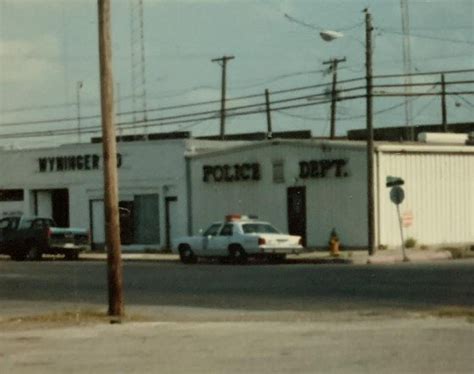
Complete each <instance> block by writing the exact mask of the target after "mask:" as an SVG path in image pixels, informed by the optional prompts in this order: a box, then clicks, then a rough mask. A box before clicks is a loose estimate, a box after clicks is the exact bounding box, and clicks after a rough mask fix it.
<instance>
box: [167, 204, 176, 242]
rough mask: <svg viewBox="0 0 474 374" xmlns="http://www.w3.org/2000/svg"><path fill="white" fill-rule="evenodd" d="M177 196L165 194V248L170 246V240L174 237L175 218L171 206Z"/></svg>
mask: <svg viewBox="0 0 474 374" xmlns="http://www.w3.org/2000/svg"><path fill="white" fill-rule="evenodd" d="M176 201H178V198H177V197H176V196H167V197H166V198H165V235H166V248H171V240H172V239H173V238H174V237H175V224H176V222H177V221H176V219H173V218H175V217H174V215H175V211H176V209H173V206H174V205H176V204H174V203H176Z"/></svg>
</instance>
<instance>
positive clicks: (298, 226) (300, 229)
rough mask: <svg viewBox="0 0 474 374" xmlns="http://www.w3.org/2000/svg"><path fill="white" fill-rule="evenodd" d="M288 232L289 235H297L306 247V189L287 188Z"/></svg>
mask: <svg viewBox="0 0 474 374" xmlns="http://www.w3.org/2000/svg"><path fill="white" fill-rule="evenodd" d="M287 202H288V231H289V234H290V235H299V236H301V237H302V239H303V245H304V246H305V245H306V187H289V188H288V191H287Z"/></svg>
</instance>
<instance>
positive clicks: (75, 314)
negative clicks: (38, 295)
mask: <svg viewBox="0 0 474 374" xmlns="http://www.w3.org/2000/svg"><path fill="white" fill-rule="evenodd" d="M150 321H152V319H151V318H148V317H146V316H143V315H139V314H131V315H124V316H123V317H122V318H117V317H111V316H108V315H107V313H106V312H102V311H97V310H77V311H61V312H52V313H46V314H37V315H27V316H21V317H12V318H6V319H4V320H0V329H1V330H3V331H5V330H15V329H29V328H55V327H65V326H83V325H91V324H102V323H104V324H108V323H122V322H123V323H126V322H150Z"/></svg>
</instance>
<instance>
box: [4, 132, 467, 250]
mask: <svg viewBox="0 0 474 374" xmlns="http://www.w3.org/2000/svg"><path fill="white" fill-rule="evenodd" d="M118 153H119V165H118V170H119V200H120V207H121V208H122V209H121V213H122V214H121V226H122V233H121V236H122V243H123V244H124V248H126V249H131V250H133V249H137V250H139V249H144V248H164V247H166V246H167V245H168V243H169V241H170V239H171V238H172V237H175V236H179V235H186V234H190V233H193V234H195V233H197V232H198V231H199V229H201V228H205V227H206V226H207V225H209V224H210V223H211V222H213V221H216V220H221V219H222V218H223V217H224V215H226V214H230V213H249V214H256V215H258V216H259V217H260V218H261V219H264V220H268V221H271V222H272V223H274V224H275V226H277V227H278V228H280V229H281V230H283V231H288V232H290V233H293V234H301V235H302V236H303V237H304V238H305V240H306V245H307V246H308V247H324V248H325V247H327V242H328V239H329V234H330V232H331V230H332V229H333V228H334V229H336V231H337V233H338V234H339V237H340V239H341V242H342V245H343V247H344V248H364V247H366V246H367V185H366V183H367V174H366V170H367V167H366V148H365V142H356V141H329V140H265V141H252V142H250V141H247V142H220V141H205V140H197V139H174V140H173V139H172V140H156V141H148V142H144V141H140V142H122V143H119V144H118ZM374 163H375V165H374V166H375V168H374V181H375V185H374V191H375V212H374V213H375V223H376V225H375V226H376V227H375V229H376V230H375V236H376V238H375V239H376V244H377V246H399V245H400V232H399V226H398V221H397V217H398V216H397V210H396V206H395V205H394V204H393V203H392V202H391V201H390V198H389V189H388V188H387V187H386V186H385V181H386V177H387V176H397V177H401V178H403V179H404V180H405V185H404V186H403V188H404V189H405V194H406V198H405V200H404V201H403V203H402V204H401V205H400V210H401V213H402V214H405V215H406V216H407V217H408V216H411V217H412V224H411V226H409V227H407V228H405V237H412V238H414V239H416V240H417V242H418V243H419V244H424V245H461V244H467V243H469V244H473V243H474V195H473V191H474V147H472V146H466V145H458V146H452V145H436V146H434V145H424V144H419V143H417V144H415V143H413V144H396V143H383V144H382V143H380V144H376V146H375V161H374ZM0 173H1V176H2V177H1V180H0V216H5V215H11V214H16V213H24V214H40V215H48V216H52V217H53V218H55V220H56V221H57V222H58V223H59V224H60V225H71V226H80V227H89V228H90V230H91V234H92V239H93V242H94V244H95V246H96V247H98V248H101V247H103V245H104V241H105V238H104V213H103V174H102V146H101V144H98V143H96V144H76V145H67V146H60V147H55V148H45V149H34V150H21V151H17V150H15V151H13V150H12V151H6V150H4V151H0Z"/></svg>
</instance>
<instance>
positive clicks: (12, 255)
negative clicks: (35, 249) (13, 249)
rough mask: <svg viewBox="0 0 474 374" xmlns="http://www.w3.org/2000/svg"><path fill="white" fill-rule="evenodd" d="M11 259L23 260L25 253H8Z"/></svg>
mask: <svg viewBox="0 0 474 374" xmlns="http://www.w3.org/2000/svg"><path fill="white" fill-rule="evenodd" d="M10 257H11V259H12V260H13V261H25V260H26V253H15V254H11V255H10Z"/></svg>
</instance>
